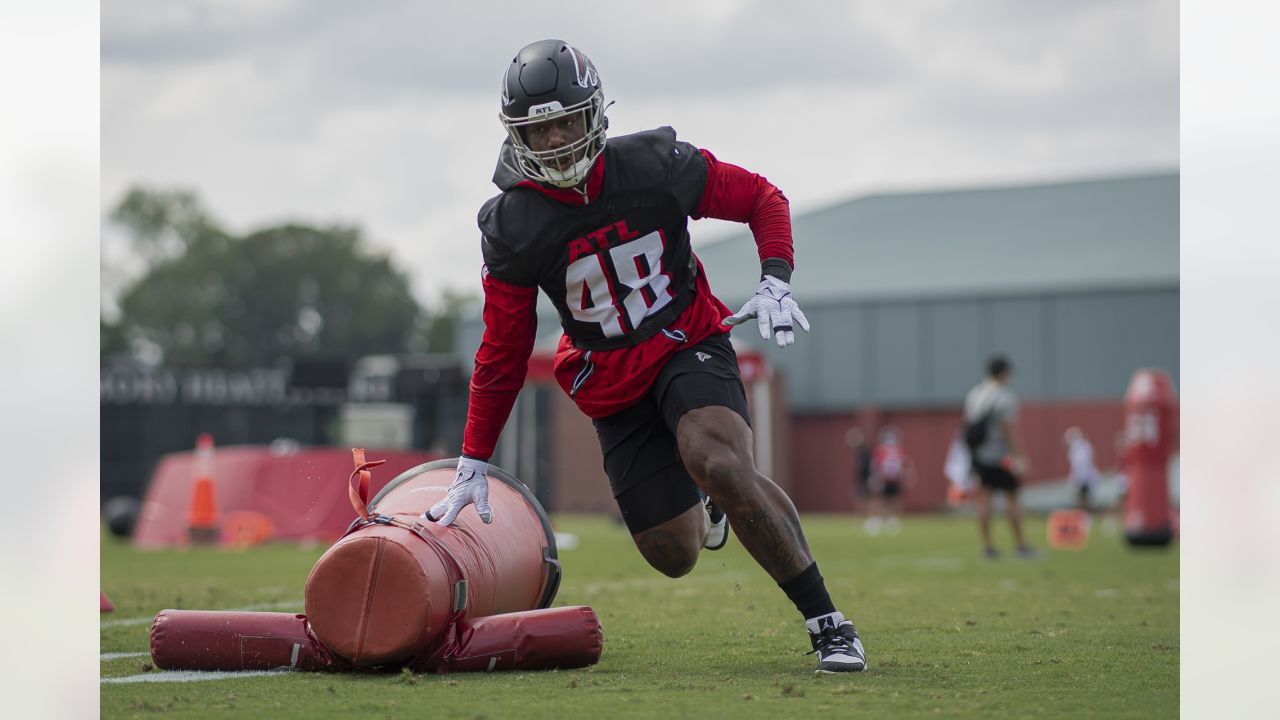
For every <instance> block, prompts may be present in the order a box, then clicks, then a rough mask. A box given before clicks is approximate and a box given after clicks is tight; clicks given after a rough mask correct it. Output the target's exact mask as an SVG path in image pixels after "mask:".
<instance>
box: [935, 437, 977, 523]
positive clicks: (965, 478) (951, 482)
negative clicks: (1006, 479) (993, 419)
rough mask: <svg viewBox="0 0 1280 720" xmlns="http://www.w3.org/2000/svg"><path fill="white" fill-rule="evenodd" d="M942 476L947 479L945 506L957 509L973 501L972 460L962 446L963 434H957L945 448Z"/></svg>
mask: <svg viewBox="0 0 1280 720" xmlns="http://www.w3.org/2000/svg"><path fill="white" fill-rule="evenodd" d="M942 474H943V475H945V476H946V477H947V481H948V485H947V504H948V505H951V506H952V507H958V506H960V505H962V504H964V503H966V502H968V501H969V500H972V499H973V486H974V482H973V458H971V457H969V448H968V447H967V446H966V445H965V444H964V433H963V432H958V433H956V434H955V436H954V437H952V438H951V444H950V445H949V446H947V457H946V460H944V461H943V463H942Z"/></svg>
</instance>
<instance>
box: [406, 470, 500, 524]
mask: <svg viewBox="0 0 1280 720" xmlns="http://www.w3.org/2000/svg"><path fill="white" fill-rule="evenodd" d="M488 472H489V463H487V462H485V461H483V460H476V459H475V458H469V457H466V456H465V455H464V456H462V457H460V458H458V474H457V475H455V476H454V478H453V484H452V485H450V486H449V492H448V494H447V495H445V496H444V499H443V500H441V501H440V502H438V503H436V504H435V505H432V506H431V509H430V510H428V511H426V512H425V513H423V514H422V517H424V518H426V519H428V520H430V521H432V522H437V523H440V525H441V526H443V527H448V526H449V525H451V524H453V521H454V520H457V519H458V513H460V512H462V509H463V508H465V507H466V506H468V505H471V504H474V505H475V506H476V514H477V515H479V516H480V519H481V520H483V521H484V522H485V524H488V523H491V522H493V511H492V510H490V509H489V478H488V477H487V476H486V474H487V473H488Z"/></svg>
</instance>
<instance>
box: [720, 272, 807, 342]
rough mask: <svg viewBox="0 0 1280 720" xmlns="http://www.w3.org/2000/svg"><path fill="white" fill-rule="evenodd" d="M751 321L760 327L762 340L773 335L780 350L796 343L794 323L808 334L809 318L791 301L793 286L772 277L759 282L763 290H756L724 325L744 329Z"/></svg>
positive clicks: (765, 277)
mask: <svg viewBox="0 0 1280 720" xmlns="http://www.w3.org/2000/svg"><path fill="white" fill-rule="evenodd" d="M751 318H755V319H756V324H757V325H759V326H760V337H762V338H764V339H765V340H768V339H769V334H770V333H771V332H772V333H773V340H774V342H776V343H778V347H786V346H788V345H790V344H791V343H793V342H795V341H796V333H795V329H794V327H793V325H792V322H793V321H794V322H795V324H798V325H799V326H800V328H801V329H802V330H804V331H805V332H809V318H807V317H805V316H804V313H803V312H801V311H800V306H799V305H797V304H796V301H795V300H794V299H793V298H792V297H791V285H790V284H789V283H786V282H784V281H782V280H779V279H778V278H776V277H774V276H772V275H765V276H764V278H763V279H762V280H761V281H760V287H758V288H756V294H755V295H752V296H751V299H750V300H748V301H747V304H745V305H743V306H742V309H741V310H739V311H738V312H736V313H734V314H733V315H730V316H729V317H727V318H725V319H724V320H723V321H722V322H723V323H724V324H725V325H741V324H742V323H744V322H746V321H748V320H750V319H751Z"/></svg>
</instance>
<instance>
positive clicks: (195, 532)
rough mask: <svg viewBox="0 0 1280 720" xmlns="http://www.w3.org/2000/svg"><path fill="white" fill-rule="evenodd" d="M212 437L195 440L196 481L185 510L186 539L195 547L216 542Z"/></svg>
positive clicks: (216, 515)
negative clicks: (189, 505)
mask: <svg viewBox="0 0 1280 720" xmlns="http://www.w3.org/2000/svg"><path fill="white" fill-rule="evenodd" d="M212 475H213V437H212V436H211V435H209V433H200V436H199V437H197V438H196V480H195V483H194V484H193V485H192V486H191V507H190V508H189V509H188V510H187V538H188V539H189V540H190V541H191V542H192V543H193V544H197V545H208V544H213V543H217V542H218V536H219V531H218V510H217V506H216V505H215V504H214V501H213V477H212Z"/></svg>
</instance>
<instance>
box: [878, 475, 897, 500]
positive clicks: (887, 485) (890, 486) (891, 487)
mask: <svg viewBox="0 0 1280 720" xmlns="http://www.w3.org/2000/svg"><path fill="white" fill-rule="evenodd" d="M901 494H902V483H900V482H898V481H897V480H885V481H884V487H882V488H880V495H881V497H884V498H885V499H887V500H892V499H893V498H896V497H898V496H899V495H901Z"/></svg>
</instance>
